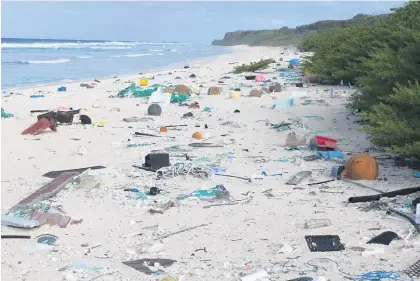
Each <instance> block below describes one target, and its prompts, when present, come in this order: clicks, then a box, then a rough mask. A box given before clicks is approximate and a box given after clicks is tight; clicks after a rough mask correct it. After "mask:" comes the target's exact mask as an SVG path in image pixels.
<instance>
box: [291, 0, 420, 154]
mask: <svg viewBox="0 0 420 281" xmlns="http://www.w3.org/2000/svg"><path fill="white" fill-rule="evenodd" d="M298 48H299V49H300V50H302V51H311V52H313V55H312V56H311V57H307V58H306V61H305V62H304V63H303V67H304V69H305V70H306V71H309V72H311V73H314V74H316V75H317V76H318V77H319V78H322V79H328V80H330V81H333V82H335V83H337V82H339V81H341V80H344V82H345V83H348V82H351V83H355V84H356V85H357V86H358V89H359V90H360V93H359V94H357V95H354V96H353V97H352V99H351V103H350V104H349V107H351V108H355V109H359V110H361V111H362V113H363V115H364V116H365V118H366V120H367V121H368V125H367V126H366V127H365V129H366V130H367V131H368V132H369V135H370V138H371V141H372V142H373V143H374V144H376V145H379V146H382V147H385V148H388V149H390V150H391V151H394V152H398V153H401V154H402V155H404V156H409V157H413V158H418V159H420V85H419V79H420V52H419V50H420V2H414V1H413V2H409V3H408V4H406V5H405V6H403V7H400V8H397V9H394V10H393V13H392V14H390V15H389V17H388V18H387V19H386V20H383V21H377V22H375V23H374V24H371V25H351V26H347V27H344V28H333V29H330V30H329V31H327V32H323V33H317V34H313V35H310V36H308V37H306V38H305V39H304V40H303V42H302V43H301V44H300V45H299V47H298Z"/></svg>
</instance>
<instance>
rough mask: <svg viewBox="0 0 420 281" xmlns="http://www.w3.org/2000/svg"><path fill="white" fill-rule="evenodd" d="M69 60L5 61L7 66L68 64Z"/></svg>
mask: <svg viewBox="0 0 420 281" xmlns="http://www.w3.org/2000/svg"><path fill="white" fill-rule="evenodd" d="M69 61H70V60H69V59H56V60H28V61H5V62H3V63H6V64H56V63H66V62H69Z"/></svg>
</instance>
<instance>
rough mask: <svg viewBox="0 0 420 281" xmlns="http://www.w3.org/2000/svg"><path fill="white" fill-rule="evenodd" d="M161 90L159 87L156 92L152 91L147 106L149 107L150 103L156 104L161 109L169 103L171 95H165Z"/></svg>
mask: <svg viewBox="0 0 420 281" xmlns="http://www.w3.org/2000/svg"><path fill="white" fill-rule="evenodd" d="M162 90H163V89H162V88H160V87H159V88H157V90H156V91H154V92H153V93H152V94H151V96H150V99H149V105H151V104H152V103H157V104H159V105H160V106H161V107H164V106H166V105H168V104H170V103H171V94H169V93H165V92H163V91H162Z"/></svg>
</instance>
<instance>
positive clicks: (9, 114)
mask: <svg viewBox="0 0 420 281" xmlns="http://www.w3.org/2000/svg"><path fill="white" fill-rule="evenodd" d="M10 117H13V114H11V113H7V112H6V111H4V109H3V107H2V108H1V118H10Z"/></svg>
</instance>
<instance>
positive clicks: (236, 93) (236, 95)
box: [230, 91, 241, 99]
mask: <svg viewBox="0 0 420 281" xmlns="http://www.w3.org/2000/svg"><path fill="white" fill-rule="evenodd" d="M230 97H231V98H232V99H236V98H240V97H241V92H239V91H233V92H232V93H230Z"/></svg>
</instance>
